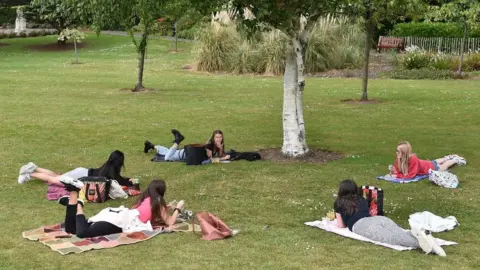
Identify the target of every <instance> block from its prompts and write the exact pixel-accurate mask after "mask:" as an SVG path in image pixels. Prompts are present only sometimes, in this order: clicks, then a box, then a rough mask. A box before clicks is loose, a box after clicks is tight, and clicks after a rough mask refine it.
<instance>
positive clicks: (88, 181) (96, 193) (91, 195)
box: [78, 176, 111, 203]
mask: <svg viewBox="0 0 480 270" xmlns="http://www.w3.org/2000/svg"><path fill="white" fill-rule="evenodd" d="M78 180H80V181H82V182H83V184H84V185H83V187H82V190H81V191H83V193H84V194H85V199H86V200H87V201H88V202H94V203H103V202H105V201H106V200H108V199H109V197H108V194H109V193H110V185H111V181H110V179H107V178H105V177H98V176H86V177H81V178H79V179H78Z"/></svg>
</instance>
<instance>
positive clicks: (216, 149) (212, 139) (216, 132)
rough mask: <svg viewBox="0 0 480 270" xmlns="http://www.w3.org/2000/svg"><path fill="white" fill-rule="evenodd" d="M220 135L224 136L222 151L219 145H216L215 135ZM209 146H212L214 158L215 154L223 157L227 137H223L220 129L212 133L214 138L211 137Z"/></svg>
mask: <svg viewBox="0 0 480 270" xmlns="http://www.w3.org/2000/svg"><path fill="white" fill-rule="evenodd" d="M217 134H220V135H222V149H220V148H218V147H217V145H216V144H215V135H217ZM208 144H209V145H212V149H213V150H212V156H213V155H214V153H218V154H219V156H223V154H224V153H225V136H223V132H222V131H221V130H219V129H217V130H214V131H213V133H212V137H210V140H208Z"/></svg>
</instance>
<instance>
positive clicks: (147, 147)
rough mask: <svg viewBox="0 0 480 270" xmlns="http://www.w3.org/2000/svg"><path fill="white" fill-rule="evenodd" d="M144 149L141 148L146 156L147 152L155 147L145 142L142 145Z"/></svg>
mask: <svg viewBox="0 0 480 270" xmlns="http://www.w3.org/2000/svg"><path fill="white" fill-rule="evenodd" d="M143 144H144V147H143V152H144V153H145V154H146V153H148V151H150V149H155V145H154V144H153V143H151V142H149V141H145V142H144V143H143Z"/></svg>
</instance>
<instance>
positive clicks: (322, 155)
mask: <svg viewBox="0 0 480 270" xmlns="http://www.w3.org/2000/svg"><path fill="white" fill-rule="evenodd" d="M258 152H259V153H260V155H261V156H262V160H269V161H274V162H281V163H299V162H300V163H314V164H327V163H328V162H330V161H334V160H339V159H343V158H345V155H344V154H342V153H337V152H333V151H328V150H323V149H310V152H308V154H307V155H305V156H303V157H300V158H290V157H285V156H284V155H283V153H282V150H281V149H279V148H267V149H261V150H260V151H258Z"/></svg>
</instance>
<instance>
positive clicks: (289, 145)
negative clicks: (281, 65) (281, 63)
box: [282, 36, 309, 157]
mask: <svg viewBox="0 0 480 270" xmlns="http://www.w3.org/2000/svg"><path fill="white" fill-rule="evenodd" d="M291 45H293V50H292V47H290V46H288V48H290V49H288V52H287V57H286V63H285V74H284V79H283V146H282V152H283V154H284V155H286V156H289V157H301V156H304V155H305V154H306V153H308V151H309V150H308V147H307V144H306V139H305V124H304V120H303V87H304V84H305V81H304V76H303V69H304V68H303V67H304V64H303V56H302V54H303V50H302V47H301V43H300V41H299V39H298V36H297V37H293V38H292V40H291ZM297 50H298V51H297ZM299 55H300V56H299Z"/></svg>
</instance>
